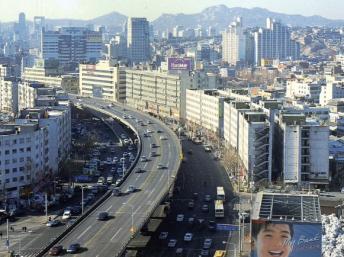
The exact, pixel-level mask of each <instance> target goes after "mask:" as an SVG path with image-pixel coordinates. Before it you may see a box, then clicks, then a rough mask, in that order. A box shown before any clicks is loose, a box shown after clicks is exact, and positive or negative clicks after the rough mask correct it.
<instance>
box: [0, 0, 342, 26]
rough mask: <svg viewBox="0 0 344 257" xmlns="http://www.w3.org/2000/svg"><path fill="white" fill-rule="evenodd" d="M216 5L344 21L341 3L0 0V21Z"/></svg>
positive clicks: (317, 0) (185, 10)
mask: <svg viewBox="0 0 344 257" xmlns="http://www.w3.org/2000/svg"><path fill="white" fill-rule="evenodd" d="M217 4H225V5H227V6H228V7H248V8H252V7H263V8H267V9H269V10H271V11H277V12H283V13H288V14H302V15H307V16H310V15H315V14H318V15H321V16H324V17H328V18H332V19H344V13H343V10H344V0H227V1H226V0H0V21H14V20H17V17H18V13H19V12H22V11H23V12H25V13H26V17H27V19H30V20H31V19H32V17H33V16H40V15H43V16H46V17H47V18H75V19H91V18H95V17H97V16H100V15H104V14H107V13H110V12H112V11H117V12H120V13H122V14H125V15H128V16H139V17H147V18H148V19H149V20H154V19H155V18H157V17H158V16H159V15H160V14H162V13H181V12H183V13H195V12H199V11H201V10H203V9H204V8H206V7H208V6H213V5H217Z"/></svg>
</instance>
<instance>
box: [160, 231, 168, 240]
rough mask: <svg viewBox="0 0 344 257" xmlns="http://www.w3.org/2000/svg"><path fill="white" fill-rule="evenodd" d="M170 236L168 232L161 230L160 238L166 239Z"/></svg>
mask: <svg viewBox="0 0 344 257" xmlns="http://www.w3.org/2000/svg"><path fill="white" fill-rule="evenodd" d="M167 236H168V232H161V233H160V235H159V239H160V240H165V239H166V238H167Z"/></svg>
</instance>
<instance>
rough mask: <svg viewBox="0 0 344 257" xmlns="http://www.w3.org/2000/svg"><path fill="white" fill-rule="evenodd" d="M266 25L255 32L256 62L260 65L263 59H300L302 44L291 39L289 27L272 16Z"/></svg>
mask: <svg viewBox="0 0 344 257" xmlns="http://www.w3.org/2000/svg"><path fill="white" fill-rule="evenodd" d="M266 25H267V26H266V28H260V29H259V30H258V31H256V32H255V33H254V41H255V58H254V61H255V64H256V65H258V66H260V65H261V61H262V59H271V60H273V59H279V60H286V59H298V58H299V57H300V46H299V45H298V43H297V42H296V41H294V40H292V39H291V36H290V31H289V28H288V27H287V26H285V25H283V24H282V23H281V22H279V21H275V20H273V19H271V18H267V20H266Z"/></svg>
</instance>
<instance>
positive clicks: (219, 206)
mask: <svg viewBox="0 0 344 257" xmlns="http://www.w3.org/2000/svg"><path fill="white" fill-rule="evenodd" d="M224 216H225V209H224V208H223V201H222V200H215V218H223V217H224Z"/></svg>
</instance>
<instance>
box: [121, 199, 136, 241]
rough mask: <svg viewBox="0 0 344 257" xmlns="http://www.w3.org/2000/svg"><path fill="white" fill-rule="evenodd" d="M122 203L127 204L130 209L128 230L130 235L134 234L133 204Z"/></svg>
mask: <svg viewBox="0 0 344 257" xmlns="http://www.w3.org/2000/svg"><path fill="white" fill-rule="evenodd" d="M123 205H128V206H129V207H130V209H131V228H130V232H131V235H132V236H133V235H134V232H135V229H134V206H133V205H132V204H130V203H123Z"/></svg>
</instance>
